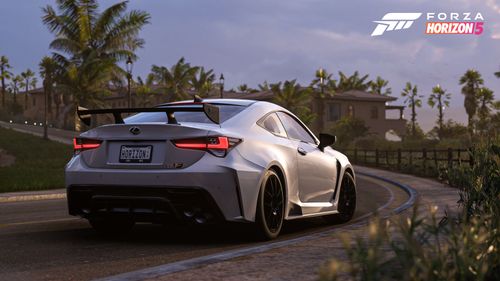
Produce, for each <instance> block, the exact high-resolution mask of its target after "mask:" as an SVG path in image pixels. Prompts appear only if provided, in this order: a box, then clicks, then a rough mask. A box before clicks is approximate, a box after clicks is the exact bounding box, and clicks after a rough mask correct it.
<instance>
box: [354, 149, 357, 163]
mask: <svg viewBox="0 0 500 281" xmlns="http://www.w3.org/2000/svg"><path fill="white" fill-rule="evenodd" d="M354 163H358V149H357V148H354Z"/></svg>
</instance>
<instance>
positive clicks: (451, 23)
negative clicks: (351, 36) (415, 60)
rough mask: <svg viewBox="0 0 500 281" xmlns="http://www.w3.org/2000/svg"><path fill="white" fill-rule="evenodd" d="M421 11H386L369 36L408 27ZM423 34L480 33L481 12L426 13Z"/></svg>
mask: <svg viewBox="0 0 500 281" xmlns="http://www.w3.org/2000/svg"><path fill="white" fill-rule="evenodd" d="M421 16H422V13H387V14H385V15H384V16H383V17H382V19H381V20H377V21H374V22H375V23H376V24H377V26H375V29H374V30H373V32H372V34H371V36H380V35H382V34H384V33H385V32H386V31H395V30H403V29H409V28H410V27H412V26H413V23H414V22H415V21H417V20H418V19H419V18H420V17H421ZM424 31H425V34H469V35H480V34H482V33H483V31H484V17H483V15H482V14H481V13H426V22H425V25H424Z"/></svg>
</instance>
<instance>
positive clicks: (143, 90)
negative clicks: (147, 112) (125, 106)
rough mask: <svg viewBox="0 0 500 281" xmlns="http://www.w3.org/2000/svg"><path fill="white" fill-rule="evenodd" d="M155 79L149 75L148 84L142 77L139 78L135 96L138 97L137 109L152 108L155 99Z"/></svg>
mask: <svg viewBox="0 0 500 281" xmlns="http://www.w3.org/2000/svg"><path fill="white" fill-rule="evenodd" d="M153 80H154V77H153V75H152V74H149V75H148V76H147V77H146V82H144V80H142V78H141V77H140V76H138V77H137V83H136V86H135V94H136V97H137V107H148V106H151V103H152V99H151V98H152V97H153V86H154V81H153Z"/></svg>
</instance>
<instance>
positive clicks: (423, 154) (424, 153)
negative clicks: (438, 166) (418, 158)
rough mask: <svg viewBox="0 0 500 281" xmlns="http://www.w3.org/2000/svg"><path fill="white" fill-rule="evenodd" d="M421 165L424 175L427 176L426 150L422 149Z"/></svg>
mask: <svg viewBox="0 0 500 281" xmlns="http://www.w3.org/2000/svg"><path fill="white" fill-rule="evenodd" d="M422 158H423V159H422V161H423V163H422V165H423V166H424V175H427V149H426V148H424V149H422Z"/></svg>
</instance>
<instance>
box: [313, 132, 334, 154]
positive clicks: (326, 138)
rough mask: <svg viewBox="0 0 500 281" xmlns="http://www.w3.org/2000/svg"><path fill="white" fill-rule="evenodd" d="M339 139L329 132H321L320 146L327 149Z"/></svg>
mask: <svg viewBox="0 0 500 281" xmlns="http://www.w3.org/2000/svg"><path fill="white" fill-rule="evenodd" d="M336 141H337V137H336V136H332V135H329V134H319V145H318V148H319V150H321V151H324V150H325V147H327V146H330V145H332V144H334V143H335V142H336Z"/></svg>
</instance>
